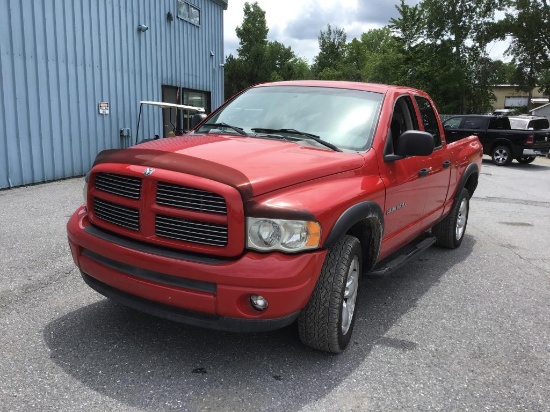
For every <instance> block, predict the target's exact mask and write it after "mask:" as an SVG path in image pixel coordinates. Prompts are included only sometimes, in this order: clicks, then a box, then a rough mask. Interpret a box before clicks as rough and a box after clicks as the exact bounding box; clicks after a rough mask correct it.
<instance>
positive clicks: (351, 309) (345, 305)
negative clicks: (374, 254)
mask: <svg viewBox="0 0 550 412" xmlns="http://www.w3.org/2000/svg"><path fill="white" fill-rule="evenodd" d="M362 264H363V259H362V254H361V243H360V242H359V240H358V239H357V238H355V237H352V236H347V235H346V236H344V237H343V238H342V239H340V240H339V241H338V242H337V243H336V244H335V245H334V246H332V247H331V248H330V249H329V251H328V254H327V257H326V259H325V264H324V265H323V269H322V270H321V274H320V276H319V280H318V281H317V285H316V286H315V289H314V290H313V293H312V294H311V297H310V299H309V302H308V304H307V306H306V307H305V309H304V310H302V312H301V313H300V316H299V317H298V329H299V332H300V339H301V340H302V342H303V343H304V344H306V345H307V346H310V347H312V348H314V349H319V350H322V351H326V352H332V353H339V352H341V351H343V350H344V349H345V348H346V346H347V345H348V343H349V341H350V339H351V334H352V332H353V326H354V324H355V312H356V309H357V294H358V290H359V277H360V275H361V270H362Z"/></svg>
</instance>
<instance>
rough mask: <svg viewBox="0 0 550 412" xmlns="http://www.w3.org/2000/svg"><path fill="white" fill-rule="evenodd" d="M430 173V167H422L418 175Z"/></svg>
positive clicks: (422, 175) (423, 175)
mask: <svg viewBox="0 0 550 412" xmlns="http://www.w3.org/2000/svg"><path fill="white" fill-rule="evenodd" d="M429 173H430V169H420V170H419V171H418V177H425V176H428V174H429Z"/></svg>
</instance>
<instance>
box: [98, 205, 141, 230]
mask: <svg viewBox="0 0 550 412" xmlns="http://www.w3.org/2000/svg"><path fill="white" fill-rule="evenodd" d="M94 212H95V214H96V216H97V217H98V218H100V219H102V220H104V221H106V222H109V223H112V224H113V225H117V226H121V227H123V228H126V229H130V230H135V231H138V230H139V210H136V209H132V208H129V207H126V206H121V205H115V204H114V203H111V202H107V201H105V200H102V199H98V198H94Z"/></svg>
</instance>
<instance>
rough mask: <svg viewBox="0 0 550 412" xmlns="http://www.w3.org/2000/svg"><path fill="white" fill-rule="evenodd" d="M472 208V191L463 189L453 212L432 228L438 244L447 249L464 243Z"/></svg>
mask: <svg viewBox="0 0 550 412" xmlns="http://www.w3.org/2000/svg"><path fill="white" fill-rule="evenodd" d="M469 210H470V193H469V192H468V191H467V190H466V189H462V192H460V196H459V197H458V198H457V199H456V200H455V203H454V204H453V208H452V210H451V213H449V214H448V215H447V216H446V217H445V219H443V220H442V221H441V222H439V223H438V224H437V225H435V226H434V227H433V228H432V233H433V235H434V236H435V238H436V242H435V243H436V245H438V246H441V247H445V248H447V249H456V248H457V247H459V246H460V244H461V243H462V239H464V234H465V233H466V225H467V224H468V212H469Z"/></svg>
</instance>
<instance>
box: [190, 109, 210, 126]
mask: <svg viewBox="0 0 550 412" xmlns="http://www.w3.org/2000/svg"><path fill="white" fill-rule="evenodd" d="M206 117H207V116H206V115H205V114H204V113H197V114H196V115H194V116H193V118H192V119H191V129H194V128H195V127H197V125H198V124H199V123H200V122H202V121H203V120H204V119H206Z"/></svg>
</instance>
